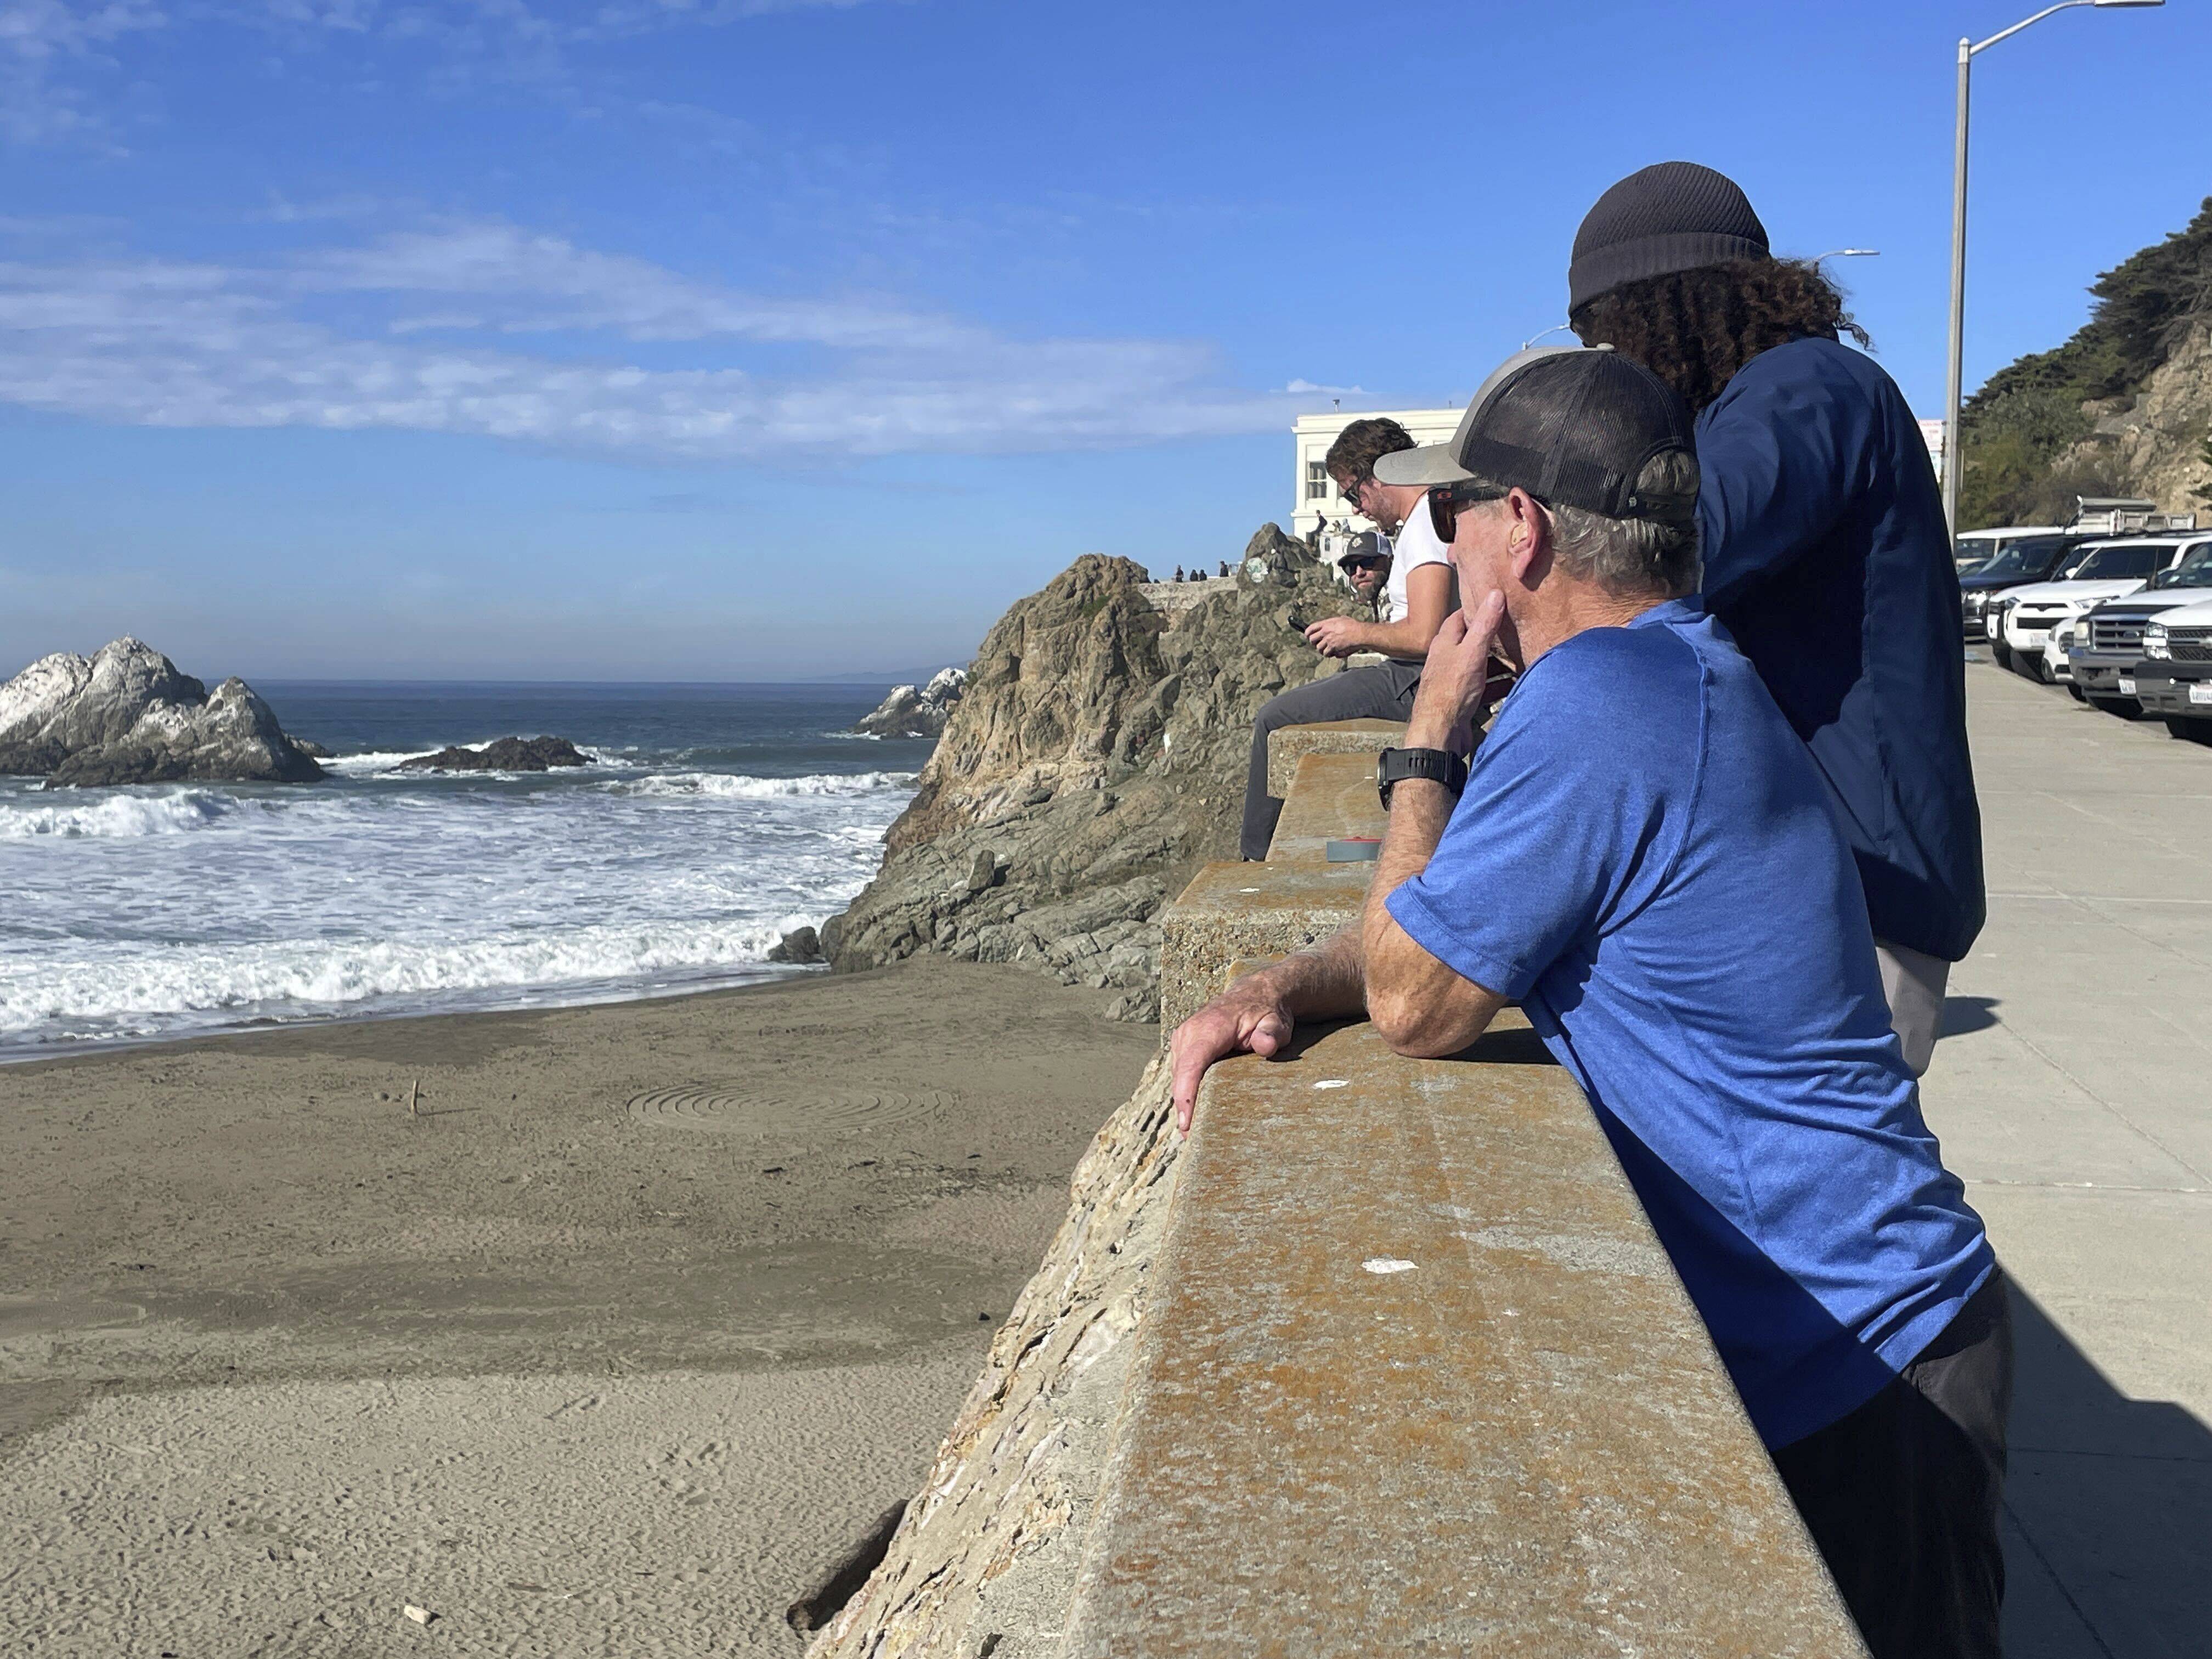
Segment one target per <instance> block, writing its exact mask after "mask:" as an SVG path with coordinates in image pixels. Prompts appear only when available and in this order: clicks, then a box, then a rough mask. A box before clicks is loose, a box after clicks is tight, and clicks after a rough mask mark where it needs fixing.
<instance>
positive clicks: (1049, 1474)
mask: <svg viewBox="0 0 2212 1659" xmlns="http://www.w3.org/2000/svg"><path fill="white" fill-rule="evenodd" d="M1176 1152H1177V1138H1176V1133H1175V1129H1174V1125H1173V1122H1172V1120H1171V1118H1170V1113H1169V1110H1168V1075H1167V1064H1166V1061H1165V1060H1164V1058H1163V1059H1161V1060H1156V1061H1155V1062H1153V1064H1152V1066H1151V1067H1150V1068H1149V1069H1147V1071H1146V1073H1145V1075H1144V1077H1143V1079H1141V1080H1140V1081H1139V1084H1138V1085H1137V1090H1136V1092H1135V1093H1134V1094H1133V1095H1132V1096H1131V1097H1129V1100H1128V1103H1127V1104H1126V1105H1124V1106H1123V1107H1122V1108H1121V1109H1120V1110H1119V1111H1117V1112H1116V1113H1115V1115H1113V1117H1112V1118H1110V1119H1109V1120H1108V1121H1107V1123H1106V1126H1105V1127H1103V1129H1101V1130H1100V1131H1099V1132H1098V1138H1097V1140H1096V1141H1094V1142H1093V1143H1092V1145H1091V1150H1090V1151H1089V1152H1087V1153H1086V1154H1085V1157H1084V1159H1083V1161H1082V1163H1081V1164H1079V1165H1078V1166H1077V1168H1076V1171H1075V1179H1074V1182H1073V1188H1072V1189H1071V1192H1070V1195H1069V1196H1070V1202H1069V1206H1068V1212H1067V1218H1066V1221H1065V1222H1063V1223H1062V1224H1061V1225H1060V1232H1059V1234H1058V1235H1057V1236H1056V1237H1054V1240H1053V1242H1052V1245H1051V1248H1050V1249H1048V1250H1047V1251H1046V1253H1045V1259H1044V1264H1043V1266H1042V1267H1040V1268H1039V1269H1038V1272H1037V1274H1036V1278H1034V1279H1031V1280H1030V1283H1029V1286H1028V1288H1027V1289H1025V1290H1024V1291H1023V1292H1022V1295H1021V1298H1020V1300H1019V1301H1018V1302H1017V1303H1016V1304H1014V1309H1013V1311H1012V1313H1011V1314H1010V1315H1009V1316H1007V1319H1006V1324H1005V1325H1004V1326H1003V1327H1001V1328H1000V1332H999V1334H998V1337H997V1340H994V1342H993V1343H992V1345H991V1358H990V1360H989V1362H988V1363H987V1364H986V1365H985V1367H984V1369H983V1374H982V1376H981V1377H979V1378H978V1379H977V1380H976V1383H975V1388H974V1389H972V1390H970V1392H969V1396H968V1399H967V1401H966V1403H965V1404H964V1405H963V1406H962V1407H961V1409H960V1414H959V1416H958V1417H957V1419H955V1420H954V1422H953V1425H952V1428H951V1431H950V1432H949V1433H947V1434H946V1436H945V1443H944V1444H943V1446H942V1447H940V1448H939V1451H938V1454H937V1460H936V1462H934V1463H933V1465H932V1466H931V1468H930V1472H929V1478H928V1480H927V1482H926V1483H925V1484H924V1486H923V1487H922V1489H921V1492H920V1493H918V1494H917V1495H916V1497H915V1500H914V1502H913V1503H912V1504H910V1505H909V1506H908V1510H907V1513H906V1517H905V1519H904V1521H902V1522H901V1524H900V1527H899V1530H898V1533H897V1534H896V1537H895V1538H894V1539H893V1540H892V1542H891V1549H890V1555H889V1556H888V1557H887V1558H886V1559H885V1561H884V1565H883V1566H882V1567H881V1568H879V1569H878V1571H877V1572H876V1574H875V1576H874V1577H873V1578H872V1579H871V1580H870V1581H869V1583H868V1586H867V1588H866V1589H865V1590H864V1591H862V1593H861V1594H860V1595H859V1596H857V1597H855V1598H854V1601H853V1602H852V1603H851V1604H850V1605H849V1606H848V1607H846V1608H845V1610H844V1612H843V1613H842V1615H841V1616H840V1617H839V1618H838V1619H836V1620H835V1621H834V1622H833V1623H832V1624H831V1625H830V1626H829V1628H828V1629H827V1630H826V1631H824V1632H823V1633H822V1635H821V1636H820V1637H819V1638H817V1639H816V1641H815V1643H814V1644H813V1646H812V1647H811V1649H810V1650H808V1651H809V1659H863V1656H866V1659H898V1656H902V1655H908V1656H914V1659H924V1656H928V1659H975V1655H976V1654H978V1653H979V1652H981V1651H984V1650H985V1644H986V1643H987V1642H990V1641H991V1638H997V1640H996V1641H995V1642H994V1643H993V1644H992V1645H991V1647H990V1649H989V1650H990V1651H992V1652H994V1653H995V1654H996V1655H997V1656H998V1659H1030V1656H1034V1655H1042V1654H1050V1653H1056V1652H1057V1651H1058V1650H1059V1648H1060V1639H1061V1637H1062V1634H1063V1632H1064V1630H1065V1627H1066V1615H1067V1609H1068V1602H1069V1598H1070V1595H1071V1594H1072V1592H1073V1586H1074V1582H1075V1574H1076V1569H1077V1565H1078V1563H1079V1557H1080V1553H1081V1550H1082V1546H1083V1542H1084V1540H1085V1536H1086V1535H1087V1534H1088V1531H1089V1526H1090V1521H1091V1512H1092V1510H1094V1509H1095V1507H1096V1505H1097V1497H1098V1489H1099V1483H1100V1480H1101V1478H1102V1476H1103V1471H1104V1468H1105V1462H1106V1450H1107V1444H1108V1441H1109V1437H1110V1435H1111V1432H1112V1428H1113V1424H1114V1420H1115V1415H1116V1413H1117V1412H1118V1409H1119V1407H1120V1403H1121V1395H1122V1391H1123V1389H1124V1386H1125V1384H1126V1383H1127V1376H1128V1369H1129V1338H1130V1335H1131V1333H1132V1332H1133V1331H1134V1330H1135V1328H1137V1326H1138V1324H1139V1322H1140V1321H1141V1320H1142V1318H1143V1317H1144V1312H1145V1308H1146V1299H1147V1297H1149V1295H1150V1293H1151V1286H1152V1272H1153V1268H1154V1266H1155V1264H1156V1262H1157V1261H1158V1252H1159V1241H1160V1236H1161V1233H1162V1232H1163V1231H1164V1228H1165V1226H1166V1222H1167V1209H1168V1194H1169V1192H1170V1171H1171V1170H1172V1169H1173V1166H1174V1164H1175V1159H1176Z"/></svg>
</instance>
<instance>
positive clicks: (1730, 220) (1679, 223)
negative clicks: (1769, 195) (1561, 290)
mask: <svg viewBox="0 0 2212 1659" xmlns="http://www.w3.org/2000/svg"><path fill="white" fill-rule="evenodd" d="M1766 257H1767V246H1766V227H1765V225H1762V224H1761V223H1759V216H1758V215H1757V214H1756V213H1753V211H1752V210H1751V198H1750V197H1747V196H1746V195H1745V194H1744V193H1743V191H1742V189H1741V187H1740V186H1739V185H1737V184H1736V182H1735V179H1730V178H1729V177H1728V176H1727V175H1726V174H1725V173H1715V172H1714V171H1713V170H1712V169H1711V167H1699V165H1698V164H1697V163H1696V162H1695V161H1662V162H1660V163H1659V164H1658V165H1657V166H1656V167H1645V168H1644V170H1643V171H1642V172H1641V173H1630V174H1629V175H1628V177H1626V179H1622V180H1621V181H1620V183H1619V184H1617V185H1614V186H1613V188H1612V189H1611V190H1608V191H1606V193H1605V194H1604V195H1602V196H1601V197H1598V198H1597V205H1596V206H1595V207H1594V208H1592V209H1591V210H1589V212H1588V213H1586V214H1584V215H1583V223H1582V228H1581V229H1580V230H1577V232H1576V233H1575V252H1574V258H1573V259H1572V260H1571V262H1570V263H1569V264H1568V266H1567V314H1568V315H1569V316H1572V315H1573V314H1574V313H1576V312H1577V311H1578V310H1580V309H1581V308H1582V307H1583V306H1584V305H1585V304H1587V303H1588V302H1589V301H1592V300H1595V299H1596V298H1597V296H1598V295H1601V294H1605V293H1608V292H1610V291H1611V290H1612V289H1616V288H1619V287H1620V286H1621V285H1622V284H1623V283H1640V282H1642V281H1643V280H1644V278H1645V277H1647V276H1666V275H1667V274H1668V272H1669V271H1675V270H1696V269H1697V268H1698V267H1699V265H1717V264H1721V263H1722V262H1723V260H1728V259H1764V258H1766Z"/></svg>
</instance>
